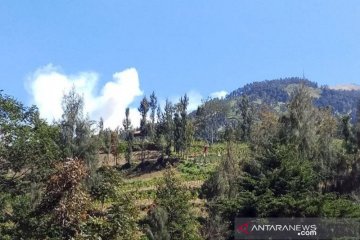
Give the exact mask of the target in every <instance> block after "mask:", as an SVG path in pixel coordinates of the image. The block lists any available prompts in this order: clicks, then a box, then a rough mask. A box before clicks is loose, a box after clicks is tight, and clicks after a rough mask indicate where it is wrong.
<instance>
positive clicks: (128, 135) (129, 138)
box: [123, 108, 134, 165]
mask: <svg viewBox="0 0 360 240" xmlns="http://www.w3.org/2000/svg"><path fill="white" fill-rule="evenodd" d="M123 126H124V130H125V141H126V150H125V159H126V162H127V163H128V164H129V165H131V158H132V147H133V141H134V134H133V131H132V125H131V120H130V110H129V108H126V110H125V119H124V121H123Z"/></svg>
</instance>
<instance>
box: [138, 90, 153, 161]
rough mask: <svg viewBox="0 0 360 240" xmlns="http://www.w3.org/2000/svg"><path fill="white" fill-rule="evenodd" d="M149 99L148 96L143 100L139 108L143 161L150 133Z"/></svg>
mask: <svg viewBox="0 0 360 240" xmlns="http://www.w3.org/2000/svg"><path fill="white" fill-rule="evenodd" d="M149 107H150V104H149V101H148V100H147V98H146V96H145V97H144V98H143V99H142V100H141V102H140V106H139V108H138V111H139V112H140V115H141V120H140V131H141V155H142V157H141V161H142V162H143V161H144V160H145V154H144V150H145V138H146V136H147V135H148V124H147V114H148V112H149Z"/></svg>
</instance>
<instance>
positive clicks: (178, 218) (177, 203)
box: [147, 169, 201, 240]
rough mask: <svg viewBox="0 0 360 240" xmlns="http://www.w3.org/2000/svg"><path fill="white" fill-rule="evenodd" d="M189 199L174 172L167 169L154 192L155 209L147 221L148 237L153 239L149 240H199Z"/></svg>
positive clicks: (188, 193) (189, 196) (197, 226)
mask: <svg viewBox="0 0 360 240" xmlns="http://www.w3.org/2000/svg"><path fill="white" fill-rule="evenodd" d="M190 199H191V195H190V192H189V191H188V190H186V188H185V187H183V186H182V185H181V182H180V179H178V178H177V177H176V176H175V172H174V171H173V170H171V169H167V170H166V171H165V173H164V177H163V180H162V182H161V183H160V184H159V186H158V188H157V191H156V196H155V202H154V204H155V209H153V210H152V211H150V213H149V216H148V219H147V220H148V221H149V229H148V231H147V232H148V236H149V237H153V238H150V239H169V238H168V237H169V236H170V239H174V240H177V239H179V240H180V239H181V240H182V239H201V238H200V235H199V224H198V222H197V221H196V220H195V216H194V213H193V212H192V208H191V204H190V202H189V201H190ZM159 226H161V227H159ZM157 236H159V237H157Z"/></svg>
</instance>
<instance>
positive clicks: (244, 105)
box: [238, 95, 254, 141]
mask: <svg viewBox="0 0 360 240" xmlns="http://www.w3.org/2000/svg"><path fill="white" fill-rule="evenodd" d="M238 113H239V114H240V130H241V140H243V141H248V140H249V139H250V132H251V126H252V124H253V122H254V108H253V106H252V104H251V103H250V101H249V98H248V96H246V95H243V96H241V98H240V100H239V101H238Z"/></svg>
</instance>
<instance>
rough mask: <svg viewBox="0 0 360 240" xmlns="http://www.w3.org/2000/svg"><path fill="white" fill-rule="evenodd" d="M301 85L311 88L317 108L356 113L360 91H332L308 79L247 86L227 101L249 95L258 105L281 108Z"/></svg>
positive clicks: (267, 81)
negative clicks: (297, 86) (296, 87)
mask: <svg viewBox="0 0 360 240" xmlns="http://www.w3.org/2000/svg"><path fill="white" fill-rule="evenodd" d="M299 84H305V85H306V86H308V87H309V88H311V90H312V95H313V97H314V98H315V99H314V104H315V105H316V106H318V107H326V106H331V107H332V108H333V110H334V112H335V113H339V114H347V113H354V112H355V109H356V103H357V101H358V100H359V99H360V90H341V89H331V88H329V87H328V86H318V84H317V83H315V82H312V81H309V80H308V79H303V78H298V77H291V78H280V79H274V80H265V81H260V82H253V83H250V84H246V85H245V86H243V87H240V88H238V89H236V90H234V91H232V92H231V93H230V94H229V95H228V96H227V97H226V100H234V99H237V98H239V97H240V96H241V95H247V96H248V97H249V99H250V100H251V101H253V102H255V103H257V104H260V103H265V104H268V105H272V106H281V105H282V104H283V103H285V102H287V101H288V100H289V98H290V93H291V92H292V91H293V89H294V87H295V86H296V85H299Z"/></svg>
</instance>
